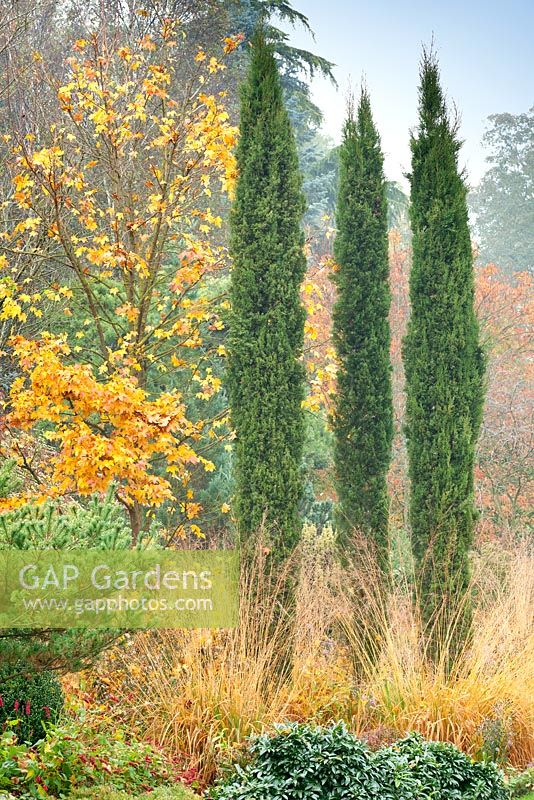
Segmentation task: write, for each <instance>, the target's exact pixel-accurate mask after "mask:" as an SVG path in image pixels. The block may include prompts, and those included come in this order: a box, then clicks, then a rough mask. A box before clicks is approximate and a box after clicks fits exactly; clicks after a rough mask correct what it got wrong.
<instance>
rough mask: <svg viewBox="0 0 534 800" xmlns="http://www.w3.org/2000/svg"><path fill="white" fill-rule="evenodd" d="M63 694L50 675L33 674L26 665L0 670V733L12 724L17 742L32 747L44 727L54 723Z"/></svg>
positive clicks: (44, 672)
mask: <svg viewBox="0 0 534 800" xmlns="http://www.w3.org/2000/svg"><path fill="white" fill-rule="evenodd" d="M62 708H63V691H62V689H61V685H60V683H59V681H58V679H57V676H56V675H55V673H53V672H48V671H43V672H36V671H35V670H34V669H32V668H29V667H28V665H26V664H18V665H16V666H15V667H13V666H10V667H9V668H7V667H3V668H2V669H1V670H0V730H2V729H4V728H5V727H6V726H7V723H8V722H11V723H13V724H12V725H10V728H12V729H13V730H14V732H15V733H16V735H17V739H18V740H19V742H30V743H32V744H33V743H35V742H36V741H38V740H39V739H42V738H43V736H44V725H46V724H49V723H55V722H57V719H58V716H59V713H60V711H61V709H62Z"/></svg>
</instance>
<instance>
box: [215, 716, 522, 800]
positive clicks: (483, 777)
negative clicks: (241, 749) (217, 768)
mask: <svg viewBox="0 0 534 800" xmlns="http://www.w3.org/2000/svg"><path fill="white" fill-rule="evenodd" d="M249 753H250V760H249V761H248V762H247V763H245V764H244V765H242V766H239V765H238V766H236V768H235V772H234V773H233V774H232V775H231V776H230V777H229V778H228V779H226V780H225V781H223V782H222V783H221V784H220V785H219V786H218V787H216V788H215V789H214V790H213V791H212V794H211V797H212V798H213V800H235V798H237V797H239V798H240V800H257V799H258V798H261V800H279V798H282V797H286V798H291V800H372V799H373V798H374V799H375V800H376V798H381V800H420V798H428V800H506V798H507V797H508V796H509V795H508V792H507V790H506V788H505V786H504V782H503V779H502V777H501V774H500V772H499V771H498V770H497V769H496V767H495V766H494V765H492V764H490V763H487V762H482V763H476V762H473V761H472V760H471V759H470V758H468V757H467V756H466V755H464V754H463V753H462V752H460V751H459V750H458V749H457V748H455V747H454V746H453V745H451V744H447V743H441V742H427V741H425V740H424V739H423V738H422V737H420V736H419V735H416V734H412V735H410V736H408V737H407V738H405V739H403V740H401V741H399V742H396V743H395V744H393V745H391V746H389V747H384V748H382V749H381V750H378V751H376V752H375V753H373V752H372V751H371V750H370V749H369V748H368V747H367V746H366V745H365V744H364V743H363V742H361V741H360V740H359V739H357V738H356V736H354V735H353V734H351V733H350V732H349V731H347V729H346V727H345V726H344V725H343V724H338V725H334V726H332V727H329V728H319V727H317V728H312V727H310V726H308V725H299V724H296V723H290V724H287V725H284V726H278V727H277V732H276V734H275V735H274V736H267V735H264V736H259V737H257V738H256V739H254V740H253V741H252V743H251V745H250V751H249Z"/></svg>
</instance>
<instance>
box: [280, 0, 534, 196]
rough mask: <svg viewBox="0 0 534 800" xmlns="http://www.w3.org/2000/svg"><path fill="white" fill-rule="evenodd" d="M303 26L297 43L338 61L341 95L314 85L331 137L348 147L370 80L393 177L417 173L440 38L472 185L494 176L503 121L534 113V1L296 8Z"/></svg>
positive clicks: (357, 0)
mask: <svg viewBox="0 0 534 800" xmlns="http://www.w3.org/2000/svg"><path fill="white" fill-rule="evenodd" d="M293 4H294V6H295V8H298V10H299V11H302V12H303V13H304V14H306V16H307V17H308V19H309V22H310V25H311V27H312V29H313V30H314V32H315V42H314V41H313V40H312V39H311V37H310V35H309V34H307V33H306V32H305V31H303V30H302V29H301V28H295V29H290V36H291V43H292V44H294V45H296V46H297V47H304V48H306V49H310V50H314V51H315V52H317V53H318V54H320V55H322V56H324V57H326V58H328V59H330V60H331V61H334V62H335V63H336V64H337V67H336V69H335V75H336V79H337V81H338V84H339V89H338V90H337V91H336V89H335V88H334V87H333V86H332V85H331V84H330V83H329V82H327V81H325V80H322V79H316V80H314V82H313V85H312V89H313V98H314V100H315V102H316V103H317V105H318V106H319V107H320V108H321V109H322V111H323V112H324V115H325V124H324V131H325V133H328V134H329V135H330V136H331V137H332V138H333V139H334V140H335V141H336V142H338V141H339V139H340V131H341V125H342V121H343V116H344V110H345V109H344V106H345V96H346V93H347V88H348V86H349V80H350V81H351V82H352V84H353V85H355V86H357V85H358V84H359V81H360V78H361V75H362V73H363V74H365V77H366V81H367V85H368V87H369V90H370V92H371V101H372V103H373V109H374V113H375V119H376V122H377V124H378V127H379V129H380V133H381V136H382V144H383V148H384V151H385V154H386V172H387V175H388V177H389V178H392V179H396V180H399V179H401V176H402V174H403V172H405V171H406V170H407V169H408V167H409V158H410V154H409V144H408V142H409V129H410V128H411V127H413V125H414V124H415V123H416V121H417V83H418V60H419V55H420V51H421V46H422V44H423V43H425V44H428V43H429V42H430V41H431V38H432V35H433V36H434V41H435V46H436V50H437V53H438V58H439V61H440V64H441V73H442V81H443V85H444V87H445V89H446V92H447V96H448V97H449V99H450V100H451V102H452V101H454V102H455V103H456V105H457V107H458V109H459V111H460V113H461V120H462V125H461V135H462V138H463V139H464V140H465V145H464V148H463V153H462V159H463V164H464V165H465V166H466V167H467V171H468V176H469V180H470V183H471V184H473V185H474V184H476V183H477V182H478V181H479V179H480V177H481V175H482V174H483V172H484V153H483V152H482V149H481V138H482V134H483V132H484V129H485V125H486V118H487V117H488V116H489V115H490V114H493V113H498V112H503V111H508V112H512V113H518V112H521V111H525V110H527V109H528V108H530V107H531V106H533V105H534V0H507V1H505V2H497V0H448V2H440V1H439V0H425V1H423V0H408V2H400V0H389V1H388V0H374V2H373V0H370V2H367V3H363V2H361V0H294V3H293Z"/></svg>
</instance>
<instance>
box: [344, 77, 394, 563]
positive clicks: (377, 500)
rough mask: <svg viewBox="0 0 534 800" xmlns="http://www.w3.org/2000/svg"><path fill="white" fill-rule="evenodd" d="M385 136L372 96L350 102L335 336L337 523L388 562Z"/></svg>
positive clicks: (390, 420)
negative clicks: (364, 540) (382, 136)
mask: <svg viewBox="0 0 534 800" xmlns="http://www.w3.org/2000/svg"><path fill="white" fill-rule="evenodd" d="M383 161H384V159H383V156H382V152H381V149H380V138H379V135H378V132H377V130H376V128H375V125H374V122H373V117H372V113H371V104H370V99H369V95H368V94H367V92H366V91H365V90H364V91H362V94H361V97H360V101H359V105H358V111H357V117H356V118H354V116H353V112H352V108H349V116H348V119H347V121H346V122H345V128H344V132H343V143H342V145H341V150H340V181H339V194H338V205H337V217H336V218H337V230H338V232H337V236H336V240H335V244H334V255H335V260H336V264H337V268H338V271H337V273H336V284H337V291H338V295H337V301H336V304H335V307H334V322H333V325H334V341H335V345H336V350H337V356H338V361H339V367H338V377H337V381H338V394H337V397H336V407H335V415H334V432H335V462H336V472H337V487H338V495H339V501H340V524H341V528H342V530H343V531H344V533H345V536H344V539H345V540H349V541H350V538H351V533H352V532H354V531H355V530H357V531H359V532H360V533H361V534H364V535H365V536H366V537H367V538H368V539H369V540H370V541H371V542H372V543H373V545H374V547H375V548H376V555H377V556H378V560H379V563H380V565H381V567H382V569H383V570H386V568H387V563H388V499H387V486H386V476H387V470H388V466H389V460H390V455H391V441H392V437H393V408H392V397H391V375H390V372H391V366H390V360H389V322H388V313H389V304H390V292H389V286H388V272H389V270H388V221H387V203H386V184H385V180H384V172H383Z"/></svg>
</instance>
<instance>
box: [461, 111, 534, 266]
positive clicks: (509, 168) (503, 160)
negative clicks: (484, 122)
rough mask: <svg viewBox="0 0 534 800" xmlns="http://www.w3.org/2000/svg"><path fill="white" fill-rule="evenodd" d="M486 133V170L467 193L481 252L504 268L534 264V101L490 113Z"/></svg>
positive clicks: (484, 259) (483, 258) (484, 260)
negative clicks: (525, 107) (522, 109)
mask: <svg viewBox="0 0 534 800" xmlns="http://www.w3.org/2000/svg"><path fill="white" fill-rule="evenodd" d="M489 119H490V122H491V128H490V129H489V130H488V131H487V133H486V134H485V136H484V144H485V145H486V147H487V148H489V150H490V155H489V156H488V162H489V170H488V172H487V173H486V174H485V175H484V177H483V178H482V181H481V182H480V185H479V186H478V187H477V189H476V190H475V191H474V192H473V194H472V195H471V207H472V210H473V211H474V217H475V230H476V233H477V238H478V240H479V247H480V257H481V259H482V261H483V262H484V263H488V262H494V263H496V264H498V265H499V266H500V267H501V268H503V269H504V270H506V271H507V272H517V271H523V270H530V271H532V270H534V237H533V236H532V231H533V229H534V106H533V107H532V108H531V109H530V110H529V111H528V112H526V113H524V114H517V115H516V114H494V115H493V116H491V117H490V118H489Z"/></svg>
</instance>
